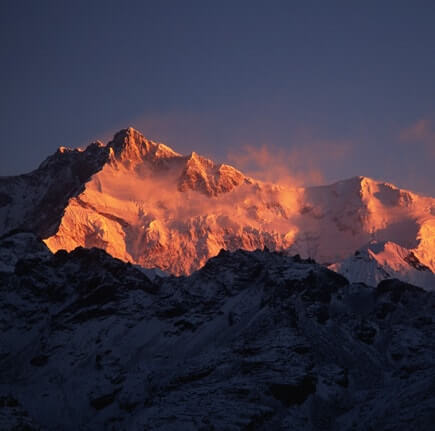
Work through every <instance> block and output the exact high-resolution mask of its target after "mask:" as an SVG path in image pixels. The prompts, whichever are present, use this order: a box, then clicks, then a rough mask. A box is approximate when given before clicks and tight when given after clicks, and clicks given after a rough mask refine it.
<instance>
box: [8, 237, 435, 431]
mask: <svg viewBox="0 0 435 431" xmlns="http://www.w3.org/2000/svg"><path fill="white" fill-rule="evenodd" d="M0 250H1V253H0V261H1V262H6V263H7V264H5V265H4V266H1V267H0V340H1V343H0V429H2V430H5V431H12V430H19V429H21V430H24V429H25V430H30V431H32V430H48V431H50V430H65V431H69V430H71V431H72V430H74V431H76V430H82V431H85V430H97V431H98V430H126V429H128V430H132V431H136V430H144V429H146V430H151V431H156V430H169V431H170V430H174V431H175V430H254V429H255V430H270V429H274V430H284V429H298V430H314V431H323V430H326V429H327V430H330V431H334V430H343V429H346V430H347V429H352V430H355V431H358V430H359V431H365V430H368V429H379V430H381V429H382V430H386V429H394V430H398V431H402V430H403V431H405V430H406V431H408V430H420V431H429V430H431V429H433V419H434V416H433V415H434V409H433V406H434V403H435V386H434V368H435V354H434V353H435V341H434V337H433V333H434V330H435V318H434V309H435V293H434V292H427V291H424V290H422V289H419V288H417V287H414V286H411V285H409V284H406V283H403V282H400V281H398V280H385V281H382V282H381V283H380V284H379V285H378V286H377V287H371V286H368V285H365V284H362V283H357V284H349V282H348V281H347V280H346V279H345V278H344V277H343V276H341V275H339V274H337V273H335V272H332V271H330V270H328V269H327V268H325V267H324V266H322V265H319V264H316V263H313V261H312V260H304V259H301V258H300V257H298V256H295V257H290V256H287V255H285V254H284V253H281V252H270V251H259V250H257V251H253V252H248V251H242V250H239V251H235V252H229V251H223V250H222V251H221V252H220V253H218V255H217V256H216V257H214V258H212V259H210V260H209V261H208V262H207V263H206V264H205V265H204V266H203V267H202V268H201V269H200V270H199V271H197V272H194V273H193V274H192V275H190V276H188V277H186V276H182V277H174V276H169V277H164V278H161V277H158V276H157V277H155V279H154V281H151V280H150V279H149V278H148V277H147V276H146V275H145V274H144V273H143V272H142V271H141V270H139V269H138V268H137V267H135V266H134V265H131V264H128V263H124V262H122V261H121V260H118V259H115V258H113V257H111V256H110V255H108V254H107V253H106V252H104V251H103V250H101V249H97V248H91V249H85V248H82V247H79V248H76V249H75V250H74V251H71V252H70V253H68V252H66V251H62V250H61V251H58V252H57V253H55V254H54V255H52V254H51V253H50V252H49V251H48V249H47V248H46V247H45V245H44V244H43V243H42V242H41V241H39V240H38V239H37V237H36V236H35V235H34V234H29V233H15V234H10V235H8V236H6V237H5V238H3V239H2V240H0Z"/></svg>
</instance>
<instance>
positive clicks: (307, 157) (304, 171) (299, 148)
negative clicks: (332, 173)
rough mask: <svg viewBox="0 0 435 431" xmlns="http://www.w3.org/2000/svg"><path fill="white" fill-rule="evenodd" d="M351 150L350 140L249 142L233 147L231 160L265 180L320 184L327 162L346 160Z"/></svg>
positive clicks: (242, 168)
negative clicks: (279, 143) (290, 143)
mask: <svg viewBox="0 0 435 431" xmlns="http://www.w3.org/2000/svg"><path fill="white" fill-rule="evenodd" d="M352 150H353V146H352V144H351V143H350V142H348V141H331V140H322V139H317V140H316V139H312V138H310V139H303V140H302V142H301V143H300V144H299V145H294V146H292V147H290V148H288V149H286V148H282V147H278V146H276V145H273V144H261V145H258V146H256V145H251V144H246V145H243V146H242V147H241V148H240V149H236V150H232V151H230V152H229V154H228V160H229V162H230V163H233V164H234V165H235V166H236V167H238V168H239V169H241V170H242V171H244V172H245V173H246V174H248V175H250V176H252V177H254V178H258V179H260V180H262V181H270V182H277V183H284V184H286V185H291V186H305V185H319V184H324V183H325V182H326V181H327V179H326V175H325V167H326V165H327V164H329V165H336V164H339V163H343V162H345V161H346V160H347V159H348V158H349V157H350V156H351V153H352Z"/></svg>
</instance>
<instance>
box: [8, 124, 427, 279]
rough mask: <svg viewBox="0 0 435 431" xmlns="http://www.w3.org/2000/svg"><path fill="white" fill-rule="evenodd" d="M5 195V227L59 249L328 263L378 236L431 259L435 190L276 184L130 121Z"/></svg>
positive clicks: (138, 260) (151, 262)
mask: <svg viewBox="0 0 435 431" xmlns="http://www.w3.org/2000/svg"><path fill="white" fill-rule="evenodd" d="M82 165H83V166H85V167H84V168H83V167H82ZM79 174H80V175H79ZM39 178H42V179H43V181H39ZM65 178H66V180H65ZM27 182H29V183H31V184H34V187H33V186H32V187H33V188H32V187H29V186H28V185H27ZM52 190H56V191H57V192H56V193H54V192H52ZM41 196H42V197H41ZM0 201H1V202H0V205H1V204H2V205H3V206H2V207H1V208H0V222H1V223H0V234H1V232H7V231H8V230H9V229H13V228H15V227H20V228H23V227H24V228H28V229H31V230H34V231H35V232H37V233H38V234H39V235H40V236H42V237H43V238H45V242H46V244H47V246H48V247H49V248H50V249H51V250H52V251H56V250H59V249H66V250H73V249H74V248H76V247H77V246H84V247H100V248H103V249H105V250H106V251H107V252H108V253H110V254H111V255H113V256H115V257H117V258H119V259H122V260H124V261H129V262H132V263H135V264H139V265H141V266H144V267H148V268H154V267H157V268H160V269H162V270H164V271H167V272H170V273H173V274H189V273H191V272H192V271H194V270H196V269H198V268H200V267H201V266H203V265H204V264H205V262H206V261H207V260H208V259H209V258H210V257H213V256H215V255H216V254H217V253H218V252H219V250H220V249H222V248H223V249H227V250H236V249H239V248H243V249H246V250H255V249H257V248H259V249H263V248H264V247H267V248H269V249H270V250H286V251H287V252H288V253H290V254H294V253H299V254H300V255H302V256H303V257H308V256H309V257H312V258H315V259H316V260H317V261H318V262H321V263H325V264H332V263H335V262H341V261H342V260H344V259H346V258H347V257H349V256H351V255H352V254H353V253H354V252H355V250H358V249H359V248H360V247H362V246H364V245H365V244H367V243H369V242H370V241H372V240H376V241H380V242H383V241H390V242H394V243H396V244H398V245H399V246H400V247H405V248H407V249H409V250H410V251H412V252H413V253H414V255H415V256H416V257H417V259H418V260H419V261H420V262H421V263H422V264H423V265H426V266H427V267H428V268H429V269H430V270H431V271H435V199H433V198H430V197H423V196H420V195H417V194H414V193H412V192H409V191H405V190H401V189H398V188H397V187H395V186H393V185H391V184H387V183H382V182H378V181H375V180H372V179H369V178H365V177H354V178H351V179H349V180H345V181H341V182H338V183H335V184H332V185H328V186H321V187H310V188H305V189H304V188H292V187H288V186H283V185H280V184H268V183H264V182H260V181H256V180H255V179H252V178H249V177H247V176H245V175H244V174H243V173H241V172H240V171H238V170H237V169H235V168H233V167H231V166H228V165H224V164H215V163H214V162H213V161H211V160H208V159H206V158H204V157H201V156H199V155H198V154H196V153H192V154H190V155H187V156H183V155H181V154H178V153H177V152H175V151H173V150H172V149H170V148H169V147H167V146H165V145H163V144H159V143H155V142H152V141H149V140H147V139H146V138H144V137H143V136H142V135H141V134H140V133H139V132H137V131H136V130H134V129H132V128H129V129H125V130H122V131H120V132H118V133H117V134H116V135H115V137H114V139H113V140H112V141H111V142H109V143H108V144H107V145H102V144H100V143H98V144H93V145H91V146H90V147H88V148H87V149H86V150H84V151H78V150H66V149H61V150H59V151H58V153H56V155H55V156H52V157H51V158H49V159H48V160H47V161H46V162H44V163H43V164H42V165H41V167H40V168H39V169H38V170H37V171H35V172H33V173H31V174H28V175H27V176H22V177H17V178H6V179H2V180H0Z"/></svg>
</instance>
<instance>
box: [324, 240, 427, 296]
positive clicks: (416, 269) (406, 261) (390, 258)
mask: <svg viewBox="0 0 435 431" xmlns="http://www.w3.org/2000/svg"><path fill="white" fill-rule="evenodd" d="M329 268H330V269H332V270H334V271H337V272H339V273H341V274H343V275H344V276H345V277H347V278H348V279H349V280H350V281H352V282H363V283H367V284H370V285H375V284H378V283H379V282H381V281H382V280H386V279H391V278H399V279H401V280H404V281H407V282H409V283H412V284H415V285H418V286H422V287H424V288H426V289H428V290H435V274H434V273H433V272H432V270H431V268H429V267H428V266H427V265H425V264H423V263H422V262H421V261H420V259H419V258H418V257H417V255H416V253H415V252H414V251H412V250H409V249H407V248H405V247H401V246H400V245H399V244H396V243H395V242H393V241H371V242H370V243H368V244H366V245H365V246H363V247H361V248H360V249H358V250H357V251H356V252H355V253H354V255H353V256H351V257H349V258H347V259H344V260H343V261H341V262H339V263H335V264H333V265H330V266H329Z"/></svg>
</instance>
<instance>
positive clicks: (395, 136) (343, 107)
mask: <svg viewBox="0 0 435 431" xmlns="http://www.w3.org/2000/svg"><path fill="white" fill-rule="evenodd" d="M434 22H435V2H433V1H432V0H431V1H418V0H416V1H401V0H396V1H364V2H349V1H328V2H325V1H309V0H305V1H273V0H269V1H256V0H250V1H237V0H233V1H225V0H221V1H206V0H202V1H189V0H183V1H165V0H161V1H155V0H154V1H146V0H142V1H125V0H124V1H113V0H105V1H96V0H94V1H89V0H88V1H79V0H75V1H73V2H72V1H63V0H55V1H47V0H40V1H23V0H2V1H1V2H0V34H1V36H0V90H1V97H0V114H1V115H0V128H1V158H0V175H15V174H19V173H24V172H28V171H30V170H32V169H35V168H36V167H37V166H38V165H39V164H40V163H41V162H42V160H44V159H45V158H46V157H47V156H49V155H50V154H51V153H53V152H54V151H55V150H56V149H57V148H58V147H59V146H67V147H78V146H84V145H86V144H87V143H89V142H91V141H94V140H96V139H100V140H102V141H104V142H105V141H107V140H110V138H111V137H112V136H113V134H114V133H115V132H116V131H117V130H119V129H121V128H125V127H128V126H133V127H135V128H136V129H138V130H140V131H141V132H142V133H143V134H144V135H145V136H147V137H149V138H151V139H154V140H158V141H162V142H164V143H166V144H167V145H169V146H171V147H172V148H174V149H175V150H176V151H178V152H181V153H185V154H188V153H190V152H192V151H196V152H198V153H200V154H203V155H206V156H208V157H211V158H213V159H214V160H217V161H219V162H229V163H231V164H234V165H236V166H237V167H239V168H242V169H244V170H245V171H248V173H249V172H251V171H252V172H256V173H258V174H259V176H264V177H267V178H272V179H273V177H274V175H275V174H276V175H278V174H280V173H282V171H283V170H286V169H288V171H289V175H290V176H291V177H293V178H296V179H297V181H298V183H299V184H304V185H313V184H320V183H329V182H333V181H336V180H340V179H344V178H348V177H352V176H356V175H364V176H369V177H372V178H375V179H379V180H384V181H387V182H391V183H394V184H396V185H398V186H400V187H403V188H407V189H411V190H414V191H417V192H420V193H424V194H428V195H432V196H435V169H434V165H435V25H434Z"/></svg>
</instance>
